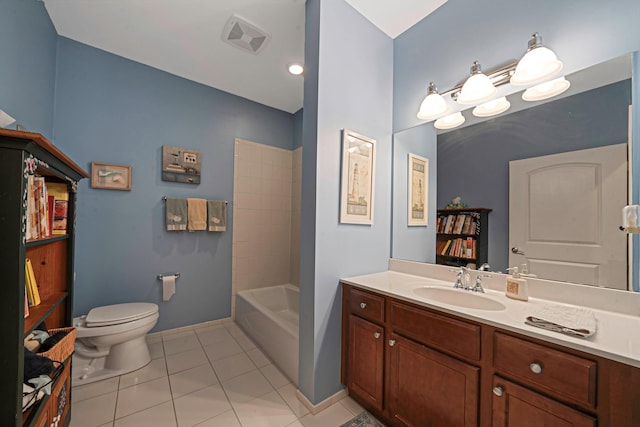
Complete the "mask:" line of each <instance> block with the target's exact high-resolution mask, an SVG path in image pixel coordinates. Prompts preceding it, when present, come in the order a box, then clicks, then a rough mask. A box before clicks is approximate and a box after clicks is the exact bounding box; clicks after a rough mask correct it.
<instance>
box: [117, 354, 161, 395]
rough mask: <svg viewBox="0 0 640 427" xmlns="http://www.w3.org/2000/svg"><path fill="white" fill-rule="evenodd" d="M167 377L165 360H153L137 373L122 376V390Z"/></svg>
mask: <svg viewBox="0 0 640 427" xmlns="http://www.w3.org/2000/svg"><path fill="white" fill-rule="evenodd" d="M166 376H167V363H166V362H165V360H164V359H155V360H152V361H151V362H150V363H149V364H148V365H147V366H145V367H143V368H140V369H138V370H137V371H133V372H130V373H128V374H125V375H122V376H120V389H123V388H126V387H131V386H134V385H136V384H142V383H144V382H147V381H151V380H157V379H158V378H163V377H166Z"/></svg>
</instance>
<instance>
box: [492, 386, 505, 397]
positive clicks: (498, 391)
mask: <svg viewBox="0 0 640 427" xmlns="http://www.w3.org/2000/svg"><path fill="white" fill-rule="evenodd" d="M493 394H495V395H496V396H498V397H502V394H503V390H502V387H494V388H493Z"/></svg>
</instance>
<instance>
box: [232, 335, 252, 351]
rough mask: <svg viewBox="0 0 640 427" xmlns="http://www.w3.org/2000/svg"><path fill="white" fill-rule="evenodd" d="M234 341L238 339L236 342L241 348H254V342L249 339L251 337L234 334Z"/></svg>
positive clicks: (246, 349)
mask: <svg viewBox="0 0 640 427" xmlns="http://www.w3.org/2000/svg"><path fill="white" fill-rule="evenodd" d="M233 338H234V339H235V340H236V341H238V344H240V347H242V348H243V350H245V351H248V350H251V349H254V348H256V344H255V343H254V342H253V341H252V340H251V338H249V337H247V336H246V335H245V336H242V335H238V336H234V337H233Z"/></svg>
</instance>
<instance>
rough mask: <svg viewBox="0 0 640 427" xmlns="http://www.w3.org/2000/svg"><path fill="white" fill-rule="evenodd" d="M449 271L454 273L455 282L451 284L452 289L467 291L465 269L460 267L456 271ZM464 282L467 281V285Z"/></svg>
mask: <svg viewBox="0 0 640 427" xmlns="http://www.w3.org/2000/svg"><path fill="white" fill-rule="evenodd" d="M449 271H451V272H453V273H456V281H455V282H454V284H453V288H454V289H465V290H466V289H469V286H468V284H467V283H469V282H468V274H469V273H467V267H460V268H458V269H456V270H454V269H449ZM465 280H467V283H463V282H464V281H465Z"/></svg>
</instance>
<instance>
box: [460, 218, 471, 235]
mask: <svg viewBox="0 0 640 427" xmlns="http://www.w3.org/2000/svg"><path fill="white" fill-rule="evenodd" d="M471 221H472V220H471V215H465V216H464V225H463V226H462V234H471Z"/></svg>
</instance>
